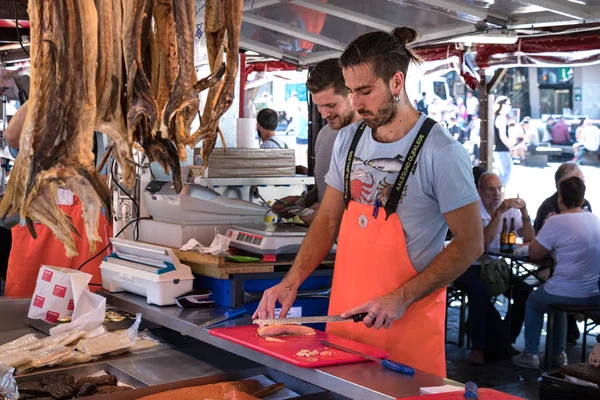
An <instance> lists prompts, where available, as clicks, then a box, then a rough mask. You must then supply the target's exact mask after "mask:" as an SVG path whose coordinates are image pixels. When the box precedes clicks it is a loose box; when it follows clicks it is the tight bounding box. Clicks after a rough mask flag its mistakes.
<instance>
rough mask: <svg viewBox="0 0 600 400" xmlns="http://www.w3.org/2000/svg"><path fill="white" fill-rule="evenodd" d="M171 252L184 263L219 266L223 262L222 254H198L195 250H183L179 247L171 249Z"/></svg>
mask: <svg viewBox="0 0 600 400" xmlns="http://www.w3.org/2000/svg"><path fill="white" fill-rule="evenodd" d="M173 253H175V255H176V256H177V258H179V261H181V262H182V263H184V264H188V263H194V264H204V265H214V266H217V267H220V266H222V265H223V264H224V263H225V257H223V256H215V255H212V254H200V253H198V252H197V251H184V250H179V249H173Z"/></svg>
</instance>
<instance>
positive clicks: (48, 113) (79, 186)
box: [0, 0, 110, 257]
mask: <svg viewBox="0 0 600 400" xmlns="http://www.w3.org/2000/svg"><path fill="white" fill-rule="evenodd" d="M29 16H30V23H31V39H30V41H31V60H30V63H31V93H30V99H29V101H28V107H27V114H26V117H25V122H24V126H23V130H22V134H21V138H20V143H19V145H20V151H19V155H18V156H17V160H16V162H15V167H14V169H13V172H12V174H11V179H10V183H9V185H8V187H7V190H6V194H5V196H4V198H3V200H2V203H1V204H0V215H5V214H16V213H19V215H20V217H21V219H22V220H27V224H28V226H29V229H30V232H31V233H32V235H33V236H34V237H35V235H36V234H35V227H34V225H33V221H35V222H41V223H44V224H45V225H47V226H48V227H49V228H50V229H51V230H52V231H53V232H54V234H55V235H56V236H57V238H58V239H59V240H61V241H62V242H63V243H64V245H65V249H66V253H67V256H69V257H71V256H74V255H76V254H77V250H76V246H75V239H74V237H73V231H74V228H73V225H72V223H71V221H70V220H69V218H68V217H67V216H66V215H65V214H64V213H63V212H62V211H61V210H60V209H59V208H58V206H57V204H56V188H57V187H58V185H64V186H66V187H68V188H69V189H71V190H73V192H75V193H76V194H77V195H78V196H81V197H85V198H86V199H87V200H88V201H87V203H86V210H85V211H84V213H83V218H84V222H85V225H86V232H87V234H88V235H87V238H88V241H89V247H90V251H91V252H94V251H95V242H96V241H99V240H100V237H99V236H98V234H97V226H98V217H99V213H100V209H101V207H104V208H105V209H106V211H107V214H108V216H109V219H110V193H109V190H108V188H107V187H106V185H105V184H104V183H103V182H102V181H101V180H100V178H99V177H98V175H97V173H96V171H95V166H94V155H93V153H92V143H93V135H94V130H93V129H94V123H95V120H96V102H97V99H96V71H97V67H96V64H97V50H98V25H97V24H98V18H97V12H96V8H95V5H94V1H93V0H56V1H52V2H48V1H42V0H30V1H29Z"/></svg>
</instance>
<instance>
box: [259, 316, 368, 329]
mask: <svg viewBox="0 0 600 400" xmlns="http://www.w3.org/2000/svg"><path fill="white" fill-rule="evenodd" d="M367 314H368V313H360V314H356V315H352V316H351V317H348V318H342V317H340V316H339V315H331V316H325V317H298V318H269V319H255V320H254V321H252V323H253V324H256V325H261V326H263V325H275V324H300V325H301V324H320V323H324V322H348V321H354V322H360V321H362V320H363V319H365V317H366V316H367Z"/></svg>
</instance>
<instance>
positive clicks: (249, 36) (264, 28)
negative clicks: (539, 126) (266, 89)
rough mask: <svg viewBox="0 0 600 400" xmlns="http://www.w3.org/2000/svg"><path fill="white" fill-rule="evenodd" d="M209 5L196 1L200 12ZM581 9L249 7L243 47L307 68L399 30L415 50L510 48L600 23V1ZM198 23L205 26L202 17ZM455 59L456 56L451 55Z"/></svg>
mask: <svg viewBox="0 0 600 400" xmlns="http://www.w3.org/2000/svg"><path fill="white" fill-rule="evenodd" d="M203 1H204V0H198V1H197V3H198V5H201V4H202V3H203ZM582 3H583V2H582V1H580V0H511V1H506V0H369V1H364V0H246V1H245V2H244V11H245V13H244V23H243V26H242V38H241V47H242V48H243V49H245V50H249V51H254V52H257V53H259V54H262V55H264V56H268V57H271V58H274V59H277V60H283V61H286V62H288V63H291V64H294V65H299V66H305V65H310V64H314V63H316V62H318V61H321V60H324V59H327V58H330V57H337V56H339V55H340V54H341V52H342V51H343V49H344V48H345V47H346V45H347V44H348V43H349V42H350V41H351V40H352V39H353V38H354V37H356V36H358V35H361V34H363V33H366V32H370V31H374V30H384V31H391V29H393V28H394V27H396V26H409V27H412V28H414V29H416V30H417V32H418V33H419V38H418V41H417V43H415V45H416V46H427V45H432V44H440V43H442V42H445V41H455V42H461V43H469V44H471V43H473V44H474V43H478V42H485V43H489V44H493V43H503V44H504V45H510V44H511V43H515V44H516V43H517V41H518V38H525V37H528V36H530V35H540V34H547V33H553V32H556V31H565V32H570V31H572V30H574V29H584V28H587V27H590V26H594V25H595V24H598V23H600V0H586V1H585V3H586V4H582ZM199 9H200V10H201V7H200V8H199ZM197 19H198V22H199V23H201V22H202V19H203V14H202V12H199V13H198V14H197ZM596 26H597V25H596ZM594 45H595V46H597V42H596V43H595V44H594ZM450 53H456V52H454V51H451V52H450ZM452 55H456V56H458V54H448V56H452ZM478 64H479V62H478Z"/></svg>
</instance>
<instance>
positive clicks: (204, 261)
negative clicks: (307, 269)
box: [173, 249, 335, 279]
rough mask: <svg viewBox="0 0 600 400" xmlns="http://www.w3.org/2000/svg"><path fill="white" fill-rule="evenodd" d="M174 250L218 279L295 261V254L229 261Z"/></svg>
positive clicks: (331, 260)
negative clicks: (267, 260) (255, 260)
mask: <svg viewBox="0 0 600 400" xmlns="http://www.w3.org/2000/svg"><path fill="white" fill-rule="evenodd" d="M173 252H174V253H175V255H176V256H177V258H179V261H181V262H182V263H183V264H185V265H188V266H189V267H190V268H191V269H192V271H193V272H194V273H195V274H198V275H204V276H210V277H211V278H217V279H229V275H231V274H258V273H269V272H274V271H275V267H276V266H291V265H292V264H293V263H294V257H293V256H292V257H290V256H279V257H278V260H277V261H275V262H255V263H237V262H233V261H227V260H225V257H223V256H215V255H212V254H200V253H198V252H196V251H182V250H179V249H173ZM257 257H259V256H257ZM334 261H335V255H333V254H330V255H328V256H327V258H326V259H325V260H324V261H323V262H322V263H321V264H322V265H333V263H334Z"/></svg>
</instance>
